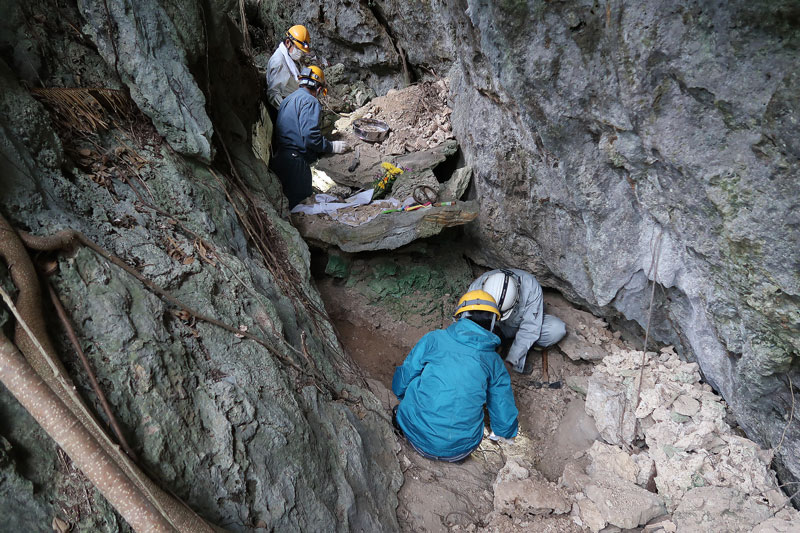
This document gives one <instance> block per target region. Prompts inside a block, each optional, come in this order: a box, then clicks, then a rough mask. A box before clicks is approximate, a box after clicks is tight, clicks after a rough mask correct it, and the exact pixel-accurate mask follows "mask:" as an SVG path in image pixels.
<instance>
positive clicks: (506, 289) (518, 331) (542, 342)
mask: <svg viewBox="0 0 800 533" xmlns="http://www.w3.org/2000/svg"><path fill="white" fill-rule="evenodd" d="M469 289H470V290H484V291H486V292H488V293H489V294H491V295H492V297H493V298H494V299H495V301H496V302H497V307H498V309H500V313H501V316H500V324H499V325H498V328H497V333H498V335H500V336H501V337H503V338H504V339H513V342H512V344H511V347H510V348H509V350H508V356H507V357H506V362H507V363H509V364H510V365H511V366H512V368H513V369H514V370H515V371H516V372H520V373H523V372H524V371H525V360H526V358H527V356H528V351H529V350H530V349H531V348H532V347H534V346H537V347H540V348H547V347H548V346H552V345H554V344H556V343H557V342H559V341H560V340H561V339H563V338H564V336H565V335H566V334H567V329H566V326H565V325H564V322H563V321H562V320H561V319H560V318H558V317H556V316H553V315H548V314H547V313H545V312H544V300H543V298H542V287H541V286H540V285H539V282H538V281H536V278H535V277H534V276H533V274H530V273H528V272H525V271H524V270H518V269H516V268H503V269H499V270H490V271H489V272H487V273H485V274H483V275H482V276H480V277H479V278H478V279H476V280H475V281H473V282H472V285H470V286H469Z"/></svg>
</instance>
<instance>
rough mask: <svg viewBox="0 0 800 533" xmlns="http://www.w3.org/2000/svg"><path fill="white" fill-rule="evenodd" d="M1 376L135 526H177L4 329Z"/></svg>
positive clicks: (149, 528)
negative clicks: (126, 472) (27, 358)
mask: <svg viewBox="0 0 800 533" xmlns="http://www.w3.org/2000/svg"><path fill="white" fill-rule="evenodd" d="M0 291H2V289H0ZM3 296H4V297H7V294H6V293H5V292H4V291H3ZM9 303H10V300H9ZM12 305H13V304H12ZM0 381H2V382H3V384H4V385H5V386H6V388H8V390H9V391H10V392H11V394H13V395H14V397H15V398H16V399H17V400H18V401H19V403H21V404H22V406H23V407H24V408H25V409H26V410H27V411H28V412H29V413H30V414H31V416H33V418H34V419H35V420H36V421H37V422H38V423H39V424H40V425H41V426H42V428H43V429H44V430H45V431H46V432H47V434H48V435H50V436H51V437H52V438H53V440H55V441H56V444H58V445H59V446H60V447H61V448H62V449H63V450H64V451H65V452H66V453H67V455H69V457H70V458H71V459H72V461H73V463H75V465H76V466H77V467H78V468H79V469H80V470H81V471H82V472H83V473H84V474H86V477H87V478H89V480H90V481H91V482H92V484H94V486H95V487H97V489H98V490H99V491H100V492H101V493H102V494H103V496H104V497H105V498H106V499H107V500H108V501H109V503H111V504H112V505H113V506H114V508H115V509H116V510H117V511H119V514H121V515H122V517H123V518H124V519H125V520H126V521H127V522H128V524H130V526H131V527H132V528H133V529H134V530H136V531H154V532H172V531H175V529H174V528H173V527H172V526H171V525H170V523H169V522H167V521H166V520H165V519H164V517H163V516H162V515H161V514H160V513H159V512H158V511H157V510H156V508H155V507H154V506H153V505H152V504H151V503H150V502H149V501H148V500H147V498H145V497H144V495H142V493H141V492H140V491H139V490H138V488H137V487H136V486H135V485H134V484H133V482H131V480H130V479H129V478H128V476H127V475H125V473H124V472H123V471H122V469H121V468H119V466H118V465H117V464H116V463H115V462H114V460H113V459H112V458H111V457H110V456H109V455H108V454H107V453H106V452H105V450H104V449H103V447H102V446H101V445H100V444H99V443H98V442H97V441H96V440H95V439H94V438H93V437H92V435H91V433H90V432H89V431H87V430H86V428H85V427H84V426H83V424H81V421H80V420H78V418H77V417H76V416H75V415H74V414H73V413H72V412H71V411H70V410H69V409H67V408H66V406H65V405H64V404H63V403H62V401H61V400H60V399H59V398H58V396H56V394H55V393H54V392H53V391H52V390H51V389H50V387H48V386H47V384H46V383H45V382H44V380H42V378H41V377H39V375H38V374H37V373H36V372H35V371H34V370H33V368H32V367H31V366H30V364H28V362H27V361H26V360H25V359H24V358H23V357H22V354H20V353H19V350H18V349H17V347H16V346H14V344H13V343H12V342H11V341H10V340H8V338H7V337H6V336H5V335H3V334H2V333H0Z"/></svg>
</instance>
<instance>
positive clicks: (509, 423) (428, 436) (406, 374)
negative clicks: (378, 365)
mask: <svg viewBox="0 0 800 533" xmlns="http://www.w3.org/2000/svg"><path fill="white" fill-rule="evenodd" d="M499 317H500V312H499V311H498V309H497V304H496V303H495V300H494V298H492V297H491V296H490V295H489V294H488V293H486V292H484V291H480V290H478V291H470V292H468V293H466V294H465V295H464V296H463V297H462V298H461V300H459V302H458V307H457V308H456V312H455V315H454V318H455V319H456V320H457V321H456V322H455V323H453V324H452V325H451V326H450V327H448V328H447V329H444V330H437V331H433V332H431V333H428V334H426V335H425V336H424V337H422V339H420V340H419V342H417V344H416V345H415V346H414V348H413V349H412V350H411V352H410V353H409V354H408V356H407V357H406V360H405V361H404V362H403V365H402V366H399V367H397V369H396V370H395V373H394V378H393V379H392V391H393V392H394V393H395V395H396V396H397V397H398V399H399V400H400V405H398V407H397V410H396V414H395V416H396V423H397V425H398V426H399V429H400V430H402V432H403V433H404V434H405V436H406V438H407V439H408V441H409V442H410V443H411V445H412V446H413V447H414V449H415V450H416V451H417V452H418V453H419V454H420V455H422V456H423V457H427V458H428V459H438V460H441V461H449V462H456V461H461V460H462V459H465V458H466V457H467V456H468V455H469V454H470V453H472V452H473V451H474V450H475V449H476V448H477V447H478V445H479V444H480V443H481V440H482V439H483V425H484V421H483V407H484V405H485V406H486V407H487V409H488V411H489V418H490V422H491V426H492V430H493V431H494V433H495V434H496V435H498V436H500V437H504V438H508V439H510V438H513V437H515V436H516V435H517V427H518V422H517V415H518V411H517V407H516V405H515V403H514V394H513V392H512V390H511V378H510V377H509V375H508V371H507V370H506V369H505V366H504V365H503V362H502V360H501V359H500V358H499V357H497V353H495V348H496V347H497V346H498V345H499V344H500V338H499V337H498V336H497V335H495V334H494V333H492V330H493V329H494V325H495V321H496V320H497V319H498V318H499Z"/></svg>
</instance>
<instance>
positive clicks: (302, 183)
mask: <svg viewBox="0 0 800 533" xmlns="http://www.w3.org/2000/svg"><path fill="white" fill-rule="evenodd" d="M298 80H299V84H300V88H299V89H297V90H296V91H294V92H293V93H292V94H290V95H289V96H287V97H286V98H284V100H283V101H282V102H281V106H280V108H279V109H278V118H277V120H276V121H275V154H274V156H273V157H272V160H271V162H270V168H272V170H273V171H274V172H275V174H277V175H278V178H279V179H280V180H281V185H282V186H283V192H284V194H286V197H287V198H288V199H289V209H292V208H293V207H294V206H296V205H297V204H299V203H300V202H302V201H303V200H305V199H306V198H308V197H309V196H311V192H312V190H311V166H310V165H311V163H313V162H314V161H315V160H316V159H317V158H318V157H319V156H320V155H321V154H325V153H334V154H340V153H343V152H345V151H346V150H347V148H348V146H347V144H346V143H345V142H344V141H329V140H328V139H326V138H325V137H323V136H322V133H321V132H320V129H319V122H320V116H321V114H322V106H321V105H320V103H319V100H318V97H319V95H320V94H323V95H324V94H326V93H327V91H328V89H327V88H326V87H325V75H324V74H323V72H322V69H321V68H319V67H317V66H311V67H307V68H304V69H303V70H302V71H300V75H299V76H298Z"/></svg>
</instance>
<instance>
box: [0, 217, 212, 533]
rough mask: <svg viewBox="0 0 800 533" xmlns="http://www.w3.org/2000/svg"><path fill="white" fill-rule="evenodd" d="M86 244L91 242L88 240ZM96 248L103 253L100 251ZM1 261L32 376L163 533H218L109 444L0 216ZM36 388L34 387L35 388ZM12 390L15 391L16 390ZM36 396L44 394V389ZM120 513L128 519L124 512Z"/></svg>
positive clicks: (55, 239)
mask: <svg viewBox="0 0 800 533" xmlns="http://www.w3.org/2000/svg"><path fill="white" fill-rule="evenodd" d="M78 235H79V234H78V233H77V232H60V233H58V234H56V235H54V236H52V237H46V238H43V239H39V240H37V241H36V243H37V245H38V246H41V247H42V248H41V249H59V248H63V247H69V246H71V245H72V244H73V243H74V242H81V241H80V239H79V238H78ZM84 239H85V240H86V241H88V239H86V238H85V237H84ZM89 242H91V241H89ZM92 245H94V243H92ZM94 247H96V248H99V247H97V246H96V245H94ZM0 258H2V259H4V260H5V261H6V263H7V264H8V266H9V270H10V272H11V278H12V281H14V283H15V284H16V286H17V289H18V290H19V296H18V298H17V301H18V304H16V305H15V304H14V303H12V302H11V301H10V299H9V300H8V301H7V305H8V306H9V308H10V309H11V310H12V312H13V313H14V315H15V317H16V319H17V326H16V331H15V341H16V342H15V344H16V345H17V347H19V351H21V352H22V353H23V354H24V356H25V358H26V359H27V360H28V362H29V364H30V366H31V367H32V371H33V372H35V373H36V374H37V375H39V377H40V378H41V379H42V380H43V381H44V383H45V384H46V386H47V387H49V390H50V391H51V393H53V394H55V395H56V396H57V397H58V398H59V399H60V402H61V404H62V406H65V408H67V409H68V410H69V411H70V412H71V413H72V415H73V416H74V417H75V419H76V420H75V422H74V424H77V423H79V424H80V425H82V426H83V428H84V430H85V431H86V432H87V433H88V434H89V435H90V436H91V438H92V439H93V440H94V442H95V443H96V444H97V445H98V446H99V447H100V448H102V450H103V451H104V452H105V454H107V456H108V457H110V458H111V459H112V460H113V462H114V463H115V464H116V467H117V468H119V469H120V470H121V471H122V472H123V473H124V474H125V476H127V478H128V479H129V480H130V482H132V483H133V484H134V486H135V489H136V490H137V491H138V493H139V494H140V496H141V497H143V498H145V499H146V500H147V501H148V502H150V505H152V506H153V507H154V508H155V509H156V510H157V511H158V513H159V515H160V516H161V517H162V518H163V520H165V521H166V523H168V524H169V525H170V529H167V530H163V529H157V530H158V531H162V530H163V531H171V530H173V529H174V530H177V531H179V532H182V533H183V532H192V533H193V532H208V533H211V532H212V531H214V530H213V528H212V526H210V525H209V524H208V523H206V522H205V521H204V520H203V519H202V518H200V517H199V516H198V515H197V514H195V513H194V512H193V511H192V510H191V509H190V508H189V507H188V506H186V505H185V504H183V502H180V501H179V500H177V499H174V498H172V497H171V496H169V495H168V494H167V493H165V492H164V491H163V490H162V489H161V488H160V487H158V486H157V485H156V484H155V483H154V482H153V481H152V480H151V479H149V478H148V477H147V476H146V475H144V474H143V473H142V472H141V470H139V468H138V467H137V466H136V465H135V464H134V463H133V462H132V461H131V459H130V458H129V457H128V456H126V455H125V453H123V452H122V451H121V450H120V449H119V447H118V446H117V445H116V444H115V443H114V442H113V441H111V439H109V437H108V435H107V434H106V433H105V431H104V430H103V429H102V427H101V426H100V425H99V423H98V422H97V420H96V419H95V418H94V416H93V415H92V414H91V412H90V411H89V410H88V409H87V408H86V406H85V405H84V404H83V401H82V400H81V399H80V397H79V396H78V395H77V393H76V391H75V387H74V385H73V384H72V381H71V380H70V379H69V376H68V374H67V372H66V371H65V369H64V367H63V365H62V364H61V362H60V361H59V360H58V357H57V356H56V355H55V350H54V349H53V346H52V343H51V342H50V340H49V338H48V335H47V331H46V328H45V322H44V318H43V315H42V312H41V291H40V287H39V280H38V278H37V276H36V271H35V269H34V268H33V264H32V263H31V261H30V257H29V256H28V252H27V250H26V249H25V247H24V246H23V245H22V241H21V240H20V238H19V236H18V235H17V233H16V232H15V231H14V229H13V228H12V227H11V226H10V225H9V224H8V222H7V221H6V219H5V218H4V217H2V216H0ZM126 266H127V265H126ZM3 292H4V291H3ZM6 351H7V350H6ZM12 355H13V354H12ZM10 357H11V356H10ZM12 358H13V357H12ZM15 368H18V367H15ZM18 369H19V368H18ZM13 378H14V376H13V375H12V376H10V377H9V379H13ZM30 386H31V387H33V385H30ZM9 389H11V387H10V386H9ZM26 390H28V389H26ZM30 390H36V391H39V390H40V389H38V388H36V389H30ZM40 392H41V391H40ZM45 392H46V391H45ZM32 398H33V396H32ZM20 401H22V400H20ZM23 405H24V404H23ZM33 407H34V408H35V407H36V406H35V405H34V406H33ZM26 408H27V406H26ZM76 450H77V451H76ZM73 452H74V453H84V452H85V447H83V446H79V447H78V448H77V449H73ZM71 457H72V459H73V461H75V462H76V464H79V461H78V460H77V458H76V457H74V456H72V455H71ZM98 488H99V486H98ZM128 493H129V491H128V492H126V494H128ZM120 513H121V514H122V510H121V509H120ZM126 520H127V518H126ZM145 529H146V528H145Z"/></svg>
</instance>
